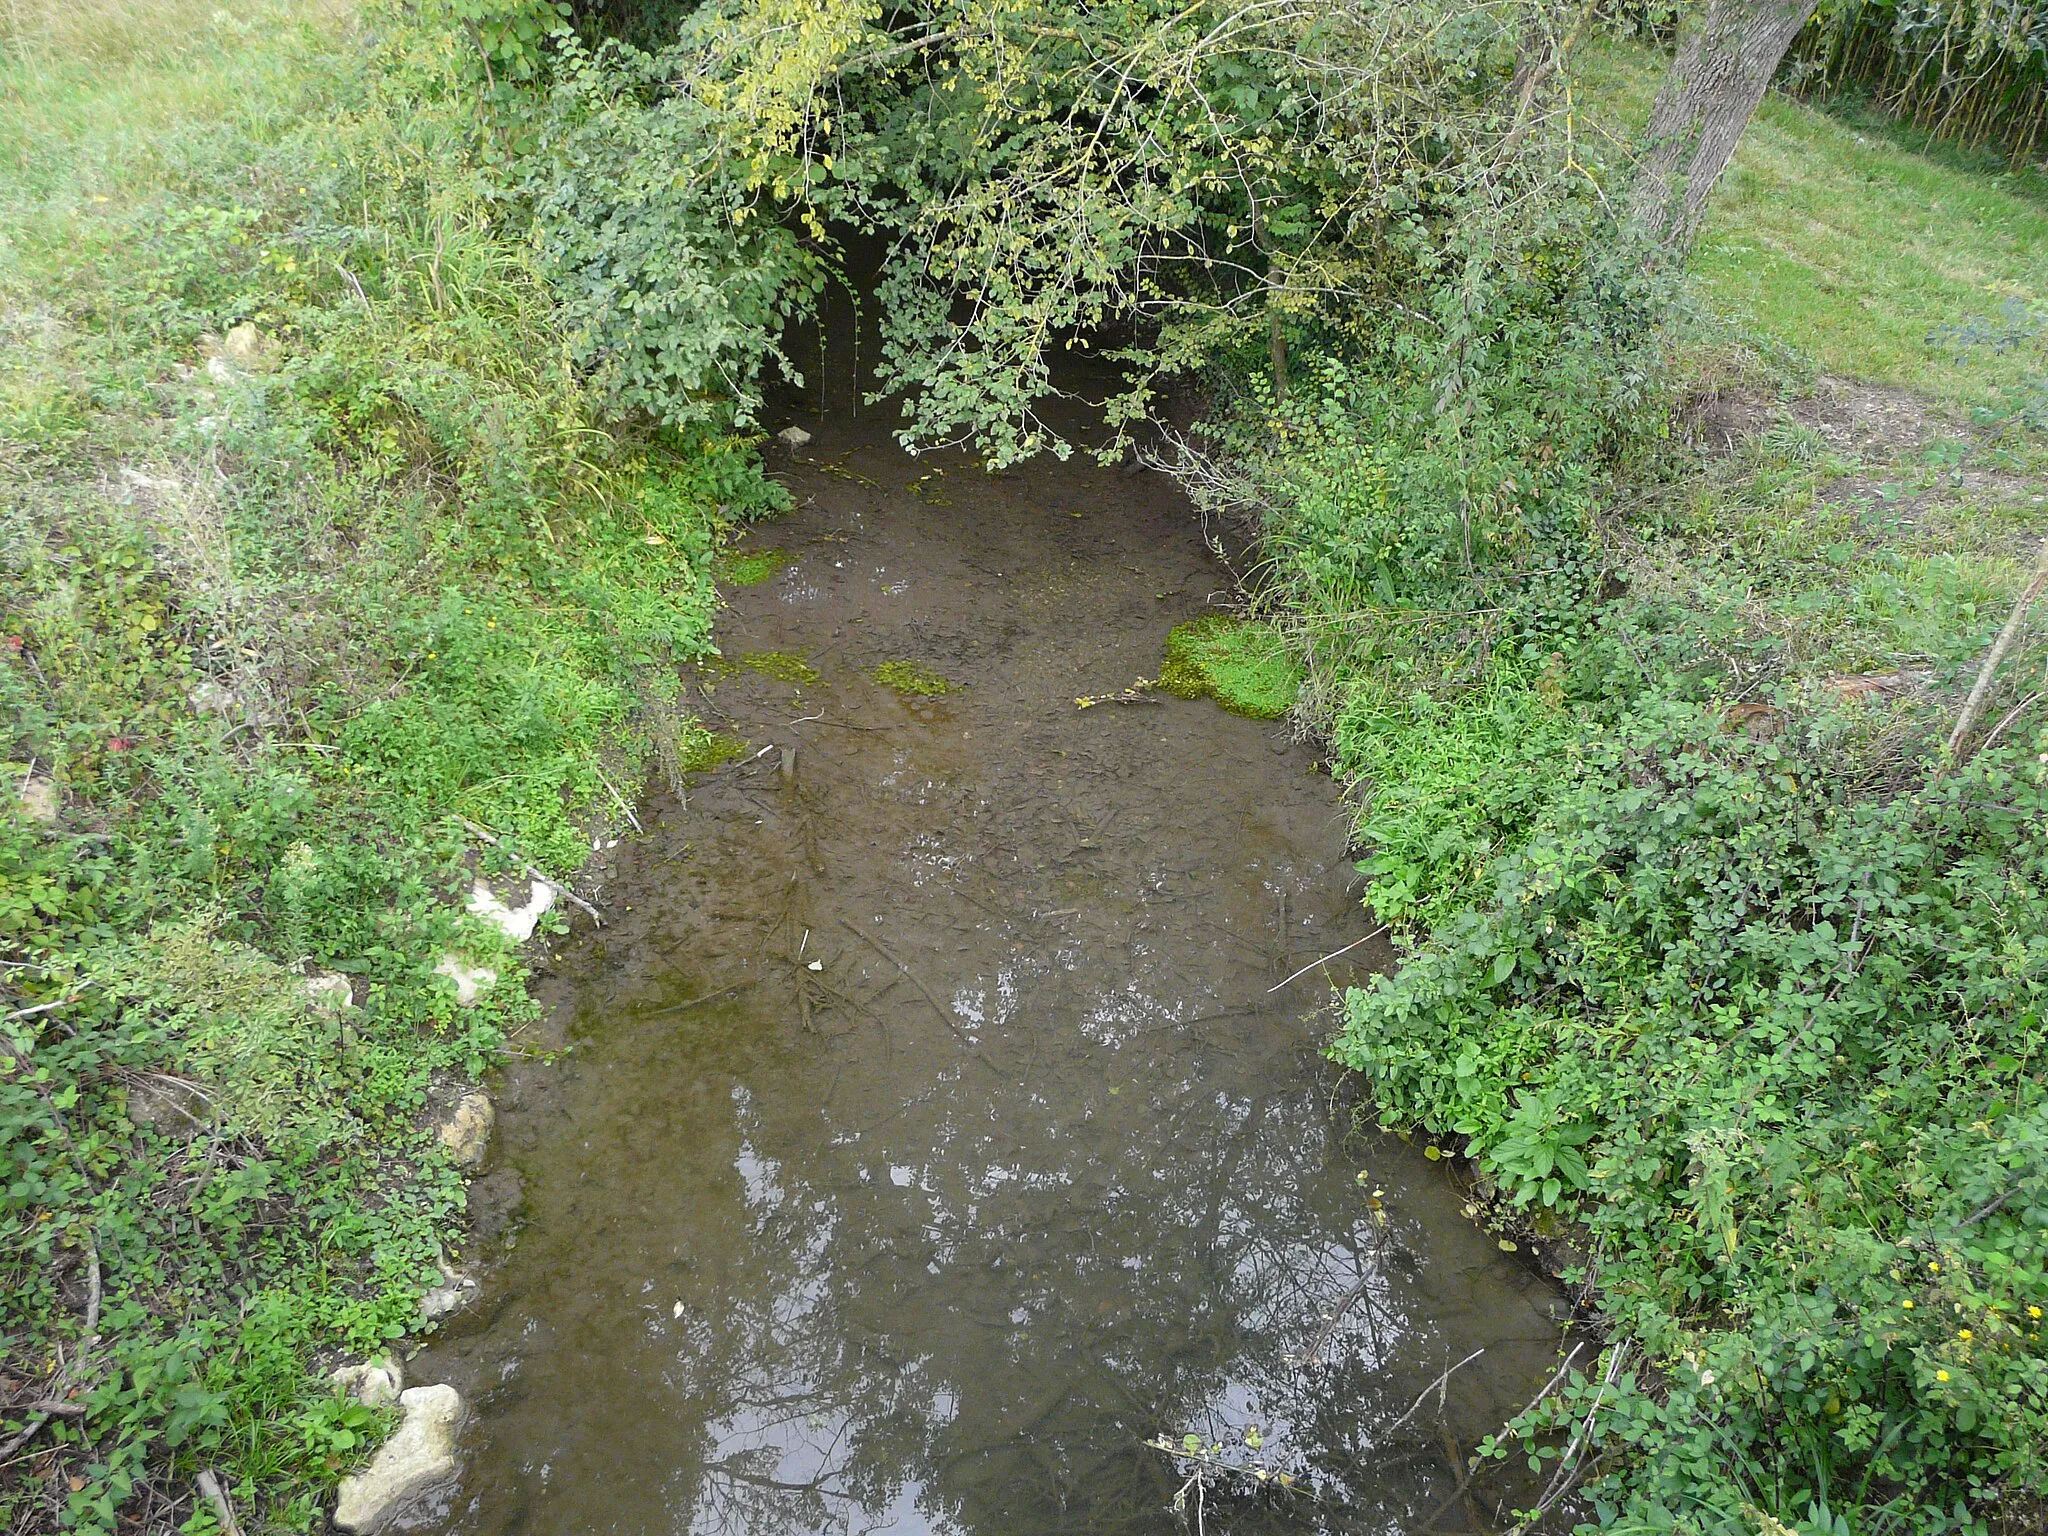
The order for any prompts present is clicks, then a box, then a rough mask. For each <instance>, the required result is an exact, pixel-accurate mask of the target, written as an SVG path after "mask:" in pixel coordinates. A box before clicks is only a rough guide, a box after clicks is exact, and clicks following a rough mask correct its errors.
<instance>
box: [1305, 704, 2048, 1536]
mask: <svg viewBox="0 0 2048 1536" xmlns="http://www.w3.org/2000/svg"><path fill="white" fill-rule="evenodd" d="M1856 745H1857V744H1856V742H1855V741H1854V739H1853V737H1851V736H1845V735H1843V734H1842V733H1841V731H1840V729H1839V728H1830V727H1829V726H1828V725H1826V724H1816V725H1815V726H1813V727H1812V728H1811V729H1810V730H1808V731H1807V732H1806V733H1805V734H1804V735H1803V736H1802V737H1800V738H1797V739H1787V740H1784V741H1780V742H1758V741H1753V740H1751V739H1749V738H1748V737H1747V736H1745V735H1742V734H1740V733H1731V732H1730V731H1729V730H1728V729H1727V728H1726V725H1725V722H1724V720H1723V719H1722V716H1721V713H1720V711H1719V710H1718V709H1714V708H1711V707H1707V708H1702V707H1699V706H1694V705H1685V704H1678V703H1668V702H1663V701H1652V702H1651V703H1648V704H1646V705H1645V707H1644V708H1642V709H1641V710H1639V711H1637V712H1635V713H1633V714H1632V715H1631V716H1630V717H1629V718H1628V719H1627V720H1626V721H1625V722H1624V723H1623V724H1622V725H1621V726H1620V727H1619V728H1618V729H1615V730H1612V731H1604V730H1603V731H1601V732H1598V733H1596V734H1592V735H1590V736H1588V737H1586V738H1584V739H1581V740H1580V741H1578V742H1576V743H1574V749H1573V750H1572V751H1571V752H1570V754H1569V755H1568V756H1567V757H1566V758H1565V759H1564V760H1563V761H1562V762H1560V763H1559V764H1558V767H1557V773H1558V776H1559V778H1560V781H1561V782H1560V783H1559V785H1558V787H1557V788H1556V789H1554V790H1553V792H1552V794H1551V797H1550V800H1549V803H1548V804H1547V805H1546V807H1545V808H1544V810H1543V811H1542V813H1541V814H1540V815H1539V816H1538V818H1537V821H1536V825H1535V827H1534V828H1533V830H1532V831H1531V832H1530V834H1529V835H1528V836H1527V838H1526V841H1525V842H1523V843H1522V845H1521V846H1520V847H1519V848H1516V849H1514V850H1513V851H1511V852H1508V853H1506V854H1504V855H1503V856H1501V857H1500V858H1498V859H1496V860H1495V861H1494V863H1493V864H1492V866H1491V868H1490V869H1489V871H1488V872H1487V878H1486V881H1485V884H1484V886H1483V887H1482V888H1481V889H1480V890H1479V891H1478V892H1476V893H1475V896H1474V900H1473V902H1472V904H1471V906H1470V907H1469V908H1467V909H1466V910H1465V911H1463V912H1461V913H1460V914H1458V915H1457V916H1455V917H1452V918H1450V919H1448V920H1446V921H1444V922H1442V923H1440V924H1439V925H1438V927H1437V928H1436V929H1435V931H1434V932H1433V933H1432V934H1431V936H1430V938H1429V939H1428V941H1427V942H1426V943H1424V944H1423V945H1422V946H1421V947H1420V948H1419V949H1418V950H1417V951H1416V952H1415V953H1414V954H1412V955H1411V956H1410V958H1409V960H1408V961H1407V963H1406V964H1405V965H1404V966H1403V967H1402V969H1401V970H1400V971H1399V972H1398V973H1397V974H1395V975H1393V976H1390V977H1385V978H1381V979H1380V980H1378V981H1377V982H1375V983H1374V984H1373V985H1372V986H1370V987H1368V988H1365V989H1363V990H1358V991H1354V992H1353V993H1351V994H1350V996H1349V999H1348V1003H1347V1014H1346V1024H1345V1028H1344V1031H1343V1034H1342V1036H1341V1038H1340V1040H1339V1042H1338V1044H1337V1046H1336V1048H1335V1049H1336V1052H1337V1055H1338V1056H1339V1059H1341V1060H1343V1061H1345V1062H1346V1063H1347V1064H1349V1065H1351V1066H1354V1067H1357V1068H1358V1069H1360V1070H1362V1071H1365V1072H1367V1073H1369V1074H1370V1075H1371V1076H1372V1078H1373V1081H1374V1086H1375V1096H1376V1100H1377V1102H1378V1104H1379V1106H1380V1110H1381V1113H1382V1115H1383V1116H1384V1117H1386V1118H1387V1119H1388V1120H1389V1121H1390V1122H1402V1123H1407V1122H1414V1123H1419V1124H1421V1125H1424V1126H1427V1127H1429V1128H1430V1129H1432V1130H1435V1131H1439V1132H1443V1133H1447V1134H1454V1135H1457V1136H1461V1137H1463V1138H1465V1139H1466V1144H1467V1151H1468V1153H1469V1154H1470V1155H1471V1156H1473V1157H1475V1158H1476V1159H1477V1160H1478V1161H1479V1163H1480V1164H1481V1166H1482V1167H1483V1168H1485V1169H1486V1170H1487V1171H1488V1172H1490V1173H1491V1174H1492V1175H1493V1177H1494V1178H1495V1179H1497V1180H1498V1182H1499V1184H1500V1187H1501V1189H1502V1190H1503V1192H1504V1193H1505V1194H1506V1195H1507V1196H1508V1197H1509V1198H1510V1199H1512V1200H1514V1201H1516V1202H1517V1203H1522V1204H1534V1205H1536V1206H1539V1207H1555V1208H1557V1209H1560V1210H1563V1211H1567V1212H1570V1213H1571V1214H1572V1215H1573V1216H1574V1217H1575V1219H1576V1220H1577V1221H1578V1222H1579V1223H1581V1224H1582V1225H1583V1227H1584V1228H1585V1230H1586V1232H1587V1234H1588V1235H1589V1239H1590V1243H1591V1247H1592V1251H1593V1252H1595V1253H1597V1255H1598V1261H1597V1268H1596V1272H1597V1275H1598V1278H1599V1282H1600V1284H1601V1286H1602V1288H1603V1291H1604V1294H1605V1298H1606V1306H1607V1309H1608V1311H1609V1313H1610V1315H1611V1316H1612V1317H1613V1318H1614V1319H1615V1321H1616V1323H1617V1324H1618V1325H1620V1328H1621V1330H1622V1336H1624V1337H1626V1338H1628V1339H1630V1340H1632V1341H1636V1342H1638V1343H1639V1344H1640V1345H1641V1347H1642V1348H1643V1349H1645V1350H1647V1351H1648V1352H1649V1353H1650V1355H1651V1356H1652V1358H1653V1359H1655V1360H1658V1361H1662V1362H1667V1365H1666V1367H1665V1368H1666V1369H1667V1370H1668V1371H1669V1372H1670V1373H1671V1382H1670V1384H1669V1385H1670V1390H1669V1391H1668V1392H1662V1391H1654V1390H1653V1384H1652V1381H1651V1380H1650V1378H1649V1377H1648V1376H1647V1375H1645V1374H1643V1373H1634V1374H1630V1375H1627V1376H1625V1377H1623V1378H1621V1379H1618V1380H1616V1381H1613V1382H1610V1383H1608V1385H1607V1390H1606V1393H1605V1407H1604V1409H1603V1412H1602V1414H1601V1416H1600V1417H1599V1418H1598V1419H1597V1420H1596V1421H1595V1423H1594V1425H1593V1428H1592V1430H1591V1431H1590V1434H1589V1436H1588V1440H1587V1443H1588V1445H1589V1446H1590V1448H1591V1450H1592V1452H1593V1453H1594V1454H1596V1455H1597V1454H1599V1453H1601V1452H1603V1451H1606V1450H1609V1449H1619V1448H1622V1447H1624V1446H1625V1447H1626V1449H1627V1459H1628V1461H1629V1463H1630V1464H1631V1465H1633V1466H1637V1467H1639V1470H1637V1471H1635V1472H1633V1473H1632V1474H1630V1475H1629V1476H1627V1477H1626V1478H1621V1477H1610V1478H1609V1479H1608V1480H1607V1481H1606V1482H1604V1483H1599V1484H1596V1485H1595V1489H1594V1492H1595V1496H1596V1497H1597V1498H1599V1499H1601V1500H1602V1501H1603V1505H1604V1506H1612V1507H1613V1508H1615V1509H1616V1510H1619V1511H1621V1512H1620V1513H1617V1514H1614V1515H1613V1516H1612V1517H1611V1518H1613V1519H1615V1520H1618V1521H1619V1522H1620V1523H1621V1524H1624V1525H1626V1526H1628V1528H1631V1529H1642V1530H1702V1531H1705V1530H1722V1529H1726V1530H1729V1531H1734V1530H1737V1529H1741V1530H1749V1529H1753V1528H1754V1523H1753V1521H1749V1517H1748V1516H1747V1514H1746V1513H1745V1508H1746V1507H1754V1508H1762V1509H1765V1510H1767V1511H1769V1512H1771V1513H1772V1514H1774V1515H1775V1516H1777V1517H1779V1518H1781V1519H1784V1520H1787V1521H1793V1522H1798V1521H1806V1520H1810V1519H1814V1518H1818V1517H1816V1516H1814V1514H1813V1510H1814V1508H1816V1507H1818V1508H1821V1509H1832V1510H1836V1511H1840V1512H1843V1513H1850V1512H1856V1513H1858V1514H1859V1517H1860V1518H1861V1519H1862V1520H1863V1521H1864V1522H1865V1525H1866V1527H1867V1528H1869V1529H1884V1528H1895V1529H1900V1530H1907V1529H1915V1530H1917V1529H1932V1528H1939V1527H1940V1525H1941V1522H1943V1521H1944V1520H1946V1519H1947V1512H1948V1511H1950V1510H1951V1509H1952V1508H1954V1507H1955V1506H1956V1505H1957V1501H1958V1500H1961V1501H1964V1503H1965V1504H1966V1505H1967V1504H1968V1503H1970V1502H1973V1501H1976V1500H1978V1499H1981V1498H1983V1497H1985V1496H1986V1495H1987V1494H1988V1493H1989V1492H1990V1490H1991V1489H1993V1488H1994V1487H1996V1486H1998V1485H2000V1484H2001V1482H2009V1483H2010V1484H2011V1485H2012V1486H2014V1487H2021V1486H2026V1485H2028V1484H2029V1483H2031V1482H2033V1481H2035V1480H2037V1479H2038V1478H2039V1477H2040V1475H2041V1473H2042V1471H2043V1466H2042V1461H2041V1445H2042V1439H2043V1435H2044V1432H2048V1352H2044V1350H2043V1349H2042V1346H2041V1332H2040V1328H2039V1321H2040V1318H2041V1311H2042V1308H2043V1307H2044V1305H2048V1283H2044V1280H2043V1276H2044V1275H2048V1247H2044V1244H2043V1241H2042V1232H2043V1229H2044V1218H2048V1094H2044V1091H2043V1088H2042V1085H2041V1073H2040V1061H2041V1051H2042V1047H2043V1044H2044V1039H2043V1029H2042V1024H2041V1011H2042V1004H2043V1001H2044V997H2048V839H2044V837H2043V833H2042V828H2043V826H2044V824H2048V823H2044V822H2043V820H2042V816H2043V812H2044V811H2048V788H2044V785H2048V769H2044V768H2043V766H2042V764H2041V763H2040V762H2037V761H2036V760H2035V757H2034V754H2033V753H2032V752H2018V751H2013V750H2009V749H1994V750H1993V751H1991V752H1988V753H1986V754H1984V755H1983V756H1982V757H1981V758H1979V759H1978V760H1977V761H1976V762H1975V763H1973V764H1972V765H1971V766H1970V767H1969V768H1968V769H1967V770H1965V771H1963V772H1961V773H1958V774H1955V775H1952V776H1949V777H1948V778H1946V779H1942V780H1940V781H1938V782H1936V783H1934V784H1932V785H1929V786H1925V787H1921V786H1919V785H1917V784H1916V785H1913V786H1911V787H1908V788H1905V789H1903V790H1902V791H1900V792H1898V793H1895V794H1892V795H1889V796H1884V797H1880V798H1877V799H1863V798H1859V797H1857V796H1855V795H1853V794H1850V793H1847V792H1845V790H1844V789H1843V787H1842V786H1843V784H1844V781H1845V778H1846V777H1847V776H1846V775H1845V774H1844V772H1843V761H1842V759H1843V757H1844V755H1845V754H1848V753H1851V752H1853V750H1854V749H1855V746H1856ZM2044 745H2048V742H2044ZM1597 1389H1598V1383H1597V1382H1596V1383H1594V1384H1593V1385H1591V1386H1588V1387H1587V1388H1586V1389H1585V1390H1584V1391H1579V1392H1576V1393H1574V1394H1572V1395H1570V1396H1567V1397H1566V1398H1565V1399H1563V1400H1561V1401H1560V1402H1558V1403H1556V1404H1554V1405H1547V1406H1546V1407H1545V1409H1544V1410H1542V1411H1540V1412H1539V1413H1537V1414H1536V1415H1534V1416H1533V1417H1532V1418H1531V1419H1529V1420H1527V1421H1525V1422H1524V1423H1523V1424H1522V1425H1520V1426H1517V1428H1518V1431H1519V1432H1520V1433H1521V1434H1522V1435H1523V1437H1524V1438H1525V1440H1526V1441H1527V1442H1528V1444H1529V1446H1530V1448H1531V1450H1532V1452H1534V1453H1535V1454H1537V1455H1539V1456H1543V1455H1553V1454H1555V1453H1556V1450H1557V1446H1556V1444H1555V1442H1550V1441H1542V1440H1540V1432H1541V1431H1542V1430H1544V1429H1546V1428H1563V1427H1570V1426H1572V1424H1573V1422H1574V1419H1575V1417H1583V1416H1584V1414H1585V1413H1586V1411H1587V1409H1588V1407H1589V1406H1590V1403H1591V1399H1592V1395H1593V1393H1594V1391H1596V1390H1597ZM1708 1468H1711V1469H1714V1470H1713V1475H1712V1476H1711V1477H1706V1476H1702V1471H1703V1469H1708ZM1885 1517H1890V1523H1889V1524H1886V1519H1885ZM1746 1521H1747V1522H1748V1523H1745V1522H1746ZM1929 1521H1933V1522H1935V1524H1934V1525H1932V1526H1930V1525H1929V1524H1928V1523H1927V1522H1929ZM1801 1528H1802V1529H1805V1528H1806V1527H1804V1526H1802V1527H1801ZM1815 1528H1816V1529H1820V1530H1827V1529H1831V1527H1830V1526H1828V1525H1827V1524H1826V1523H1825V1521H1823V1522H1822V1523H1821V1524H1820V1525H1819V1526H1817V1527H1815Z"/></svg>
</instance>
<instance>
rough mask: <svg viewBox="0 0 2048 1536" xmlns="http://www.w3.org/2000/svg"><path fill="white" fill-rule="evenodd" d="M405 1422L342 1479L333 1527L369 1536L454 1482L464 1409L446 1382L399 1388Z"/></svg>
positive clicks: (465, 1411)
mask: <svg viewBox="0 0 2048 1536" xmlns="http://www.w3.org/2000/svg"><path fill="white" fill-rule="evenodd" d="M398 1402H399V1406H400V1407H401V1408H403V1409H404V1410H405V1422H404V1423H402V1424H400V1425H399V1426H398V1429H397V1431H396V1432H395V1433H394V1434H393V1435H392V1436H391V1438H390V1439H389V1440H386V1441H385V1442H384V1445H383V1448H382V1449H381V1450H379V1451H378V1452H377V1455H376V1457H375V1458H374V1459H373V1460H372V1461H371V1462H370V1464H369V1466H367V1467H365V1468H364V1469H363V1470H362V1471H361V1472H358V1473H357V1474H356V1475H355V1476H354V1477H345V1478H343V1479H342V1480H341V1490H340V1492H341V1496H340V1498H339V1499H338V1500H337V1501H336V1502H335V1506H334V1525H335V1528H336V1529H337V1530H342V1531H348V1532H350V1533H352V1536H370V1533H373V1532H376V1531H381V1530H383V1529H384V1527H386V1526H387V1525H389V1524H391V1523H392V1521H394V1520H397V1519H400V1518H402V1517H404V1516H405V1515H407V1514H410V1513H411V1512H413V1511H414V1510H416V1509H418V1508H419V1506H420V1505H421V1504H423V1503H425V1502H426V1501H427V1500H429V1499H431V1498H433V1497H434V1496H435V1495H437V1494H442V1493H445V1492H447V1491H448V1490H449V1489H450V1488H451V1487H452V1486H453V1484H454V1482H455V1477H456V1473H457V1471H458V1470H459V1469H460V1466H461V1463H460V1462H459V1461H458V1460H457V1457H456V1437H457V1436H458V1435H459V1434H460V1433H461V1431H462V1421H463V1419H464V1418H465V1417H467V1413H468V1410H467V1409H466V1408H465V1407H464V1406H463V1402H462V1394H461V1393H459V1392H457V1391H456V1390H455V1389H454V1388H453V1387H450V1386H434V1387H414V1388H412V1389H411V1390H410V1391H408V1392H404V1393H402V1394H400V1396H399V1399H398Z"/></svg>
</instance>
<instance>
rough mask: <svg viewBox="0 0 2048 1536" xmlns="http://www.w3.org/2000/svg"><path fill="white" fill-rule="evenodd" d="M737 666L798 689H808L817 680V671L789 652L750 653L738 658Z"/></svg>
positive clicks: (801, 658)
mask: <svg viewBox="0 0 2048 1536" xmlns="http://www.w3.org/2000/svg"><path fill="white" fill-rule="evenodd" d="M739 664H740V665H741V666H743V667H745V668H747V669H748V670H749V671H752V672H758V673H760V674H761V675H762V676H763V677H772V678H774V679H775V681H777V682H778V683H794V684H796V686H797V687H799V688H808V687H809V686H810V685H811V684H812V683H815V682H816V681H817V680H818V669H817V668H816V667H814V666H812V665H811V664H810V663H809V662H808V661H805V660H804V659H803V657H801V656H798V655H796V654H794V653H793V652H790V651H750V652H748V653H747V654H746V655H744V656H742V657H740V658H739Z"/></svg>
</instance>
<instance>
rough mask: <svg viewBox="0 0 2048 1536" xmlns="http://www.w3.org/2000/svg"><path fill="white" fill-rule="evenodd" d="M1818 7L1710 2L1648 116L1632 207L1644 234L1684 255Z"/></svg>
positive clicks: (1794, 2)
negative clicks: (1787, 56) (1789, 52)
mask: <svg viewBox="0 0 2048 1536" xmlns="http://www.w3.org/2000/svg"><path fill="white" fill-rule="evenodd" d="M1818 3H1819V0H1707V14H1706V15H1705V16H1704V17H1702V18H1701V20H1700V22H1699V24H1698V25H1697V26H1695V27H1693V28H1692V29H1691V31H1690V32H1688V33H1687V35H1686V36H1685V38H1684V40H1683V41H1682V42H1681V43H1680V45H1679V49H1678V57H1677V58H1675V59H1673V60H1672V61H1671V73H1670V74H1669V75H1668V76H1666V77H1665V80H1664V88H1663V89H1662V90H1661V91H1659V92H1658V93H1657V104H1656V106H1655V107H1653V108H1652V109H1651V111H1650V132H1649V141H1648V144H1647V147H1646V148H1645V150H1644V154H1643V162H1642V164H1641V165H1640V166H1638V167H1637V169H1636V178H1635V184H1634V186H1633V187H1632V188H1631V189H1630V192H1629V204H1630V207H1631V209H1632V210H1633V211H1634V213H1635V215H1636V217H1637V218H1638V219H1639V220H1640V221H1641V222H1642V226H1643V229H1644V231H1645V233H1647V234H1648V235H1649V236H1650V238H1651V239H1652V240H1654V241H1655V242H1656V243H1657V244H1658V245H1660V246H1662V247H1663V248H1664V249H1665V250H1667V251H1672V252H1676V253H1678V254H1681V255H1682V254H1683V253H1684V252H1685V249H1686V248H1687V247H1688V246H1689V245H1691V244H1692V237H1693V233H1694V231H1695V230H1697V229H1698V228H1699V222H1700V213H1701V211H1702V210H1703V209H1705V207H1706V204H1707V194H1708V193H1709V192H1711V191H1713V190H1714V183H1715V182H1716V181H1718V180H1719V179H1720V176H1721V172H1722V169H1723V168H1724V167H1726V165H1727V164H1728V157H1729V156H1730V155H1732V154H1734V153H1735V144H1736V141H1737V140H1738V139H1740V138H1741V137H1742V130H1743V129H1744V128H1746V127H1748V126H1749V119H1750V116H1751V114H1753V113H1754V112H1755V111H1756V108H1757V103H1758V102H1760V101H1762V100H1763V96H1764V92H1765V90H1767V89H1768V88H1769V86H1770V83H1771V77H1772V76H1773V75H1775V74H1776V73H1777V72H1778V61H1779V60H1780V59H1782V58H1784V56H1785V50H1786V49H1787V48H1789V47H1791V46H1792V39H1793V38H1795V37H1797V36H1798V35H1799V30H1800V28H1802V27H1804V26H1805V25H1806V23H1807V19H1808V18H1809V17H1811V16H1812V15H1813V13H1814V10H1815V9H1816V7H1817V5H1818Z"/></svg>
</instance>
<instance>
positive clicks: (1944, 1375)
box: [1934, 1371, 1948, 1381]
mask: <svg viewBox="0 0 2048 1536" xmlns="http://www.w3.org/2000/svg"><path fill="white" fill-rule="evenodd" d="M1934 1379H1935V1380H1936V1381H1947V1380H1948V1372H1947V1371H1936V1372H1935V1373H1934Z"/></svg>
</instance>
